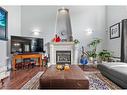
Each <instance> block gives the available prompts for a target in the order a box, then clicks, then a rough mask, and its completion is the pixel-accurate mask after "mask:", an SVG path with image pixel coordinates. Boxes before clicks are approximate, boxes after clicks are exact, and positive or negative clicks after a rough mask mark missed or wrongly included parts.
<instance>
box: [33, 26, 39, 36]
mask: <svg viewBox="0 0 127 95" xmlns="http://www.w3.org/2000/svg"><path fill="white" fill-rule="evenodd" d="M32 33H33V35H35V36H38V35H39V34H40V29H38V28H35V29H33V30H32Z"/></svg>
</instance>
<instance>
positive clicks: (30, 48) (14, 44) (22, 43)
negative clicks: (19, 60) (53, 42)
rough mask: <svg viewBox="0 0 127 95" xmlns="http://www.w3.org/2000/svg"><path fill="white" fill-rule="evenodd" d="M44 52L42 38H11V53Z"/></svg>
mask: <svg viewBox="0 0 127 95" xmlns="http://www.w3.org/2000/svg"><path fill="white" fill-rule="evenodd" d="M38 52H44V50H43V38H33V37H22V36H11V53H12V54H13V53H18V54H22V53H38Z"/></svg>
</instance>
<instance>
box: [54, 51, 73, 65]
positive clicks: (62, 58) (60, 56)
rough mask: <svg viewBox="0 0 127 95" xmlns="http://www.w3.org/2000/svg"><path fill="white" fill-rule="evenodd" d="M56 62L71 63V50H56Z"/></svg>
mask: <svg viewBox="0 0 127 95" xmlns="http://www.w3.org/2000/svg"><path fill="white" fill-rule="evenodd" d="M56 64H71V51H56Z"/></svg>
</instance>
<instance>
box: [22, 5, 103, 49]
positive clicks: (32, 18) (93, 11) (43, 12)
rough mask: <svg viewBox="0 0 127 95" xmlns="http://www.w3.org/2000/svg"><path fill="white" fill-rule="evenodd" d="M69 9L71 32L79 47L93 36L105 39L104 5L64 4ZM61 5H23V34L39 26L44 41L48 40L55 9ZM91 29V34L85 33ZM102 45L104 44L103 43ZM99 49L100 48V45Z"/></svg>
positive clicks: (50, 37)
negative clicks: (78, 42) (77, 40)
mask: <svg viewBox="0 0 127 95" xmlns="http://www.w3.org/2000/svg"><path fill="white" fill-rule="evenodd" d="M65 7H66V8H68V9H69V10H70V18H71V25H72V34H73V38H74V39H79V41H80V47H81V46H82V45H83V46H87V43H89V41H90V40H92V38H94V37H99V38H101V39H103V42H102V43H104V41H105V6H65ZM58 8H61V6H23V7H22V8H21V13H22V16H21V21H22V22H21V23H22V24H21V30H22V35H24V36H33V35H32V28H34V27H39V28H40V30H41V34H40V35H39V37H43V38H44V40H45V43H46V42H50V41H51V39H52V38H53V37H54V34H55V20H56V13H57V9H58ZM87 28H91V29H93V31H94V32H93V34H92V35H90V36H88V35H86V31H85V30H86V29H87ZM103 46H104V44H103ZM100 49H102V48H101V47H100Z"/></svg>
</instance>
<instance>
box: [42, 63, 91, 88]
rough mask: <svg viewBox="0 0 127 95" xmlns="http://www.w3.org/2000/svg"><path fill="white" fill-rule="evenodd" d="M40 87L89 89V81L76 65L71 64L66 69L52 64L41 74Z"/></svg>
mask: <svg viewBox="0 0 127 95" xmlns="http://www.w3.org/2000/svg"><path fill="white" fill-rule="evenodd" d="M40 89H89V81H88V79H87V78H86V77H85V75H84V72H83V71H82V70H81V68H80V67H79V66H78V65H71V66H70V70H68V71H64V70H63V71H59V70H57V69H56V66H55V65H53V66H50V67H49V68H48V69H47V70H46V71H45V73H44V74H43V75H42V76H41V78H40Z"/></svg>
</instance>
